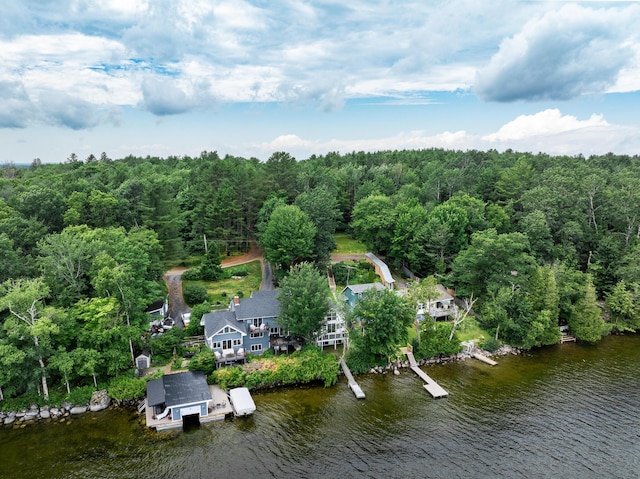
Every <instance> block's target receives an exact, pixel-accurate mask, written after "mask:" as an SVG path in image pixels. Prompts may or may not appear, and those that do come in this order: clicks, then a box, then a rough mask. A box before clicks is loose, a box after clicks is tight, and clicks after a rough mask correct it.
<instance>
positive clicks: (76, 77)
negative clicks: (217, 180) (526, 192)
mask: <svg viewBox="0 0 640 479" xmlns="http://www.w3.org/2000/svg"><path fill="white" fill-rule="evenodd" d="M639 24H640V1H581V2H564V1H555V0H547V1H537V0H529V1H518V0H492V1H478V0H451V1H438V0H429V1H424V0H402V1H400V0H349V1H344V0H340V1H334V0H228V1H227V0H220V1H218V0H215V1H213V0H4V1H3V2H2V3H1V4H0V163H1V164H5V163H8V162H13V163H30V162H31V161H32V160H33V159H34V158H40V159H41V161H42V162H43V163H59V162H63V161H65V160H66V159H67V158H68V157H69V156H70V154H71V153H75V154H76V155H77V157H78V158H79V159H85V158H86V157H87V156H89V155H90V154H93V155H95V156H97V157H99V156H100V154H101V153H102V152H105V153H107V155H108V156H109V157H110V158H113V159H117V158H122V157H125V156H127V155H134V156H143V157H146V156H147V155H150V156H159V157H167V156H171V155H174V156H185V155H189V156H198V155H199V154H200V153H201V152H203V151H217V152H218V154H219V155H220V156H224V155H227V154H228V155H233V156H242V157H246V158H249V157H256V158H259V159H260V160H267V159H268V158H269V157H270V156H271V155H272V154H273V153H274V152H276V151H286V152H288V153H290V154H291V155H293V156H294V157H296V158H297V159H299V160H303V159H306V158H308V157H309V156H310V155H312V154H316V155H321V154H325V153H327V152H340V153H349V152H352V151H378V150H395V149H419V148H434V147H435V148H447V149H456V150H467V149H479V150H488V149H496V150H498V151H504V150H506V149H509V148H510V149H512V150H517V151H529V152H533V153H538V152H545V153H548V154H552V155H572V156H573V155H579V154H583V155H584V156H589V155H592V154H605V153H607V152H613V153H616V154H630V155H636V154H640V28H638V25H639Z"/></svg>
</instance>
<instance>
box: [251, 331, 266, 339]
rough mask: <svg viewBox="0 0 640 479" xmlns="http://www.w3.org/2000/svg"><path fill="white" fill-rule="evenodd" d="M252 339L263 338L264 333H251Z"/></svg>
mask: <svg viewBox="0 0 640 479" xmlns="http://www.w3.org/2000/svg"><path fill="white" fill-rule="evenodd" d="M250 336H251V339H256V338H262V337H263V336H264V333H262V332H261V333H251V334H250Z"/></svg>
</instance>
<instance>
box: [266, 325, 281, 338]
mask: <svg viewBox="0 0 640 479" xmlns="http://www.w3.org/2000/svg"><path fill="white" fill-rule="evenodd" d="M269 332H270V333H271V336H280V328H279V327H277V326H273V327H272V328H270V329H269Z"/></svg>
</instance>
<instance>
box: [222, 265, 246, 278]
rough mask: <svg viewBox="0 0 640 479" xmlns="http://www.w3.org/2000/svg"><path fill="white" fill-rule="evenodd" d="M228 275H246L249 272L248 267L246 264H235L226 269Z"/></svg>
mask: <svg viewBox="0 0 640 479" xmlns="http://www.w3.org/2000/svg"><path fill="white" fill-rule="evenodd" d="M227 271H228V272H229V275H230V276H247V275H248V274H249V268H248V267H247V266H246V265H244V264H243V265H240V266H236V267H234V268H229V269H228V270H227Z"/></svg>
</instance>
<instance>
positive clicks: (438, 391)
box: [401, 348, 449, 399]
mask: <svg viewBox="0 0 640 479" xmlns="http://www.w3.org/2000/svg"><path fill="white" fill-rule="evenodd" d="M401 351H402V352H403V353H405V354H406V355H407V358H408V359H409V366H411V370H412V371H413V372H414V373H416V374H417V375H418V376H420V378H421V379H422V380H423V381H424V382H425V383H426V384H425V385H424V388H425V389H426V390H427V392H428V393H429V394H431V396H433V397H434V398H435V399H438V398H443V397H447V396H448V395H449V393H448V392H447V391H445V390H444V389H443V388H442V387H441V386H440V385H439V384H438V383H437V382H435V381H434V380H433V379H431V378H430V377H429V375H428V374H427V373H425V372H424V371H423V370H422V369H420V367H418V363H417V362H416V358H415V357H413V353H412V352H411V351H409V350H408V349H407V348H402V349H401Z"/></svg>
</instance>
